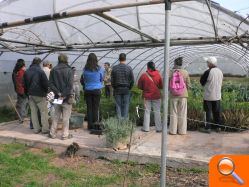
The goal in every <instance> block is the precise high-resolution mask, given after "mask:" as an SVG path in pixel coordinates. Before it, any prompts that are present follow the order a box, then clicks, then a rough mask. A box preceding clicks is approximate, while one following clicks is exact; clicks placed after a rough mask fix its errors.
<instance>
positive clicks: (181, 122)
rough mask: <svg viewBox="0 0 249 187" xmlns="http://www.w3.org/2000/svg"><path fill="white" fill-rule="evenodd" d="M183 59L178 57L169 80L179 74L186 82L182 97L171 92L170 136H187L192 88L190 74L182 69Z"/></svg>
mask: <svg viewBox="0 0 249 187" xmlns="http://www.w3.org/2000/svg"><path fill="white" fill-rule="evenodd" d="M182 65H183V58H182V57H178V58H176V59H175V61H174V67H173V70H172V71H171V72H170V75H169V80H170V81H171V79H173V76H174V73H175V72H177V71H178V72H179V74H180V75H181V76H182V79H183V81H184V84H185V85H184V87H183V92H182V93H181V94H180V95H174V94H173V93H171V92H170V125H169V134H170V135H176V134H179V135H185V134H187V108H188V106H187V103H188V90H189V89H190V88H191V83H190V78H189V73H188V72H187V71H186V70H185V69H183V68H182Z"/></svg>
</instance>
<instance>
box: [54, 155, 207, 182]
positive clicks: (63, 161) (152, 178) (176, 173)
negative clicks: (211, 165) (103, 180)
mask: <svg viewBox="0 0 249 187" xmlns="http://www.w3.org/2000/svg"><path fill="white" fill-rule="evenodd" d="M52 164H53V165H54V166H57V167H68V168H73V169H78V168H79V167H82V166H84V168H85V169H86V170H87V171H88V172H90V173H92V174H95V175H103V174H114V173H118V174H119V175H121V176H125V175H127V176H129V175H132V174H133V173H132V171H141V175H140V176H138V177H137V178H136V177H134V176H133V177H132V178H129V179H128V177H127V179H126V181H127V182H126V183H129V184H130V183H133V182H135V184H136V185H139V186H159V184H160V174H159V172H150V173H144V172H143V169H144V165H139V164H132V165H128V167H127V170H126V164H122V165H116V164H113V163H112V162H110V161H108V160H102V159H90V158H88V157H78V156H77V157H74V158H58V157H57V158H54V159H53V162H52ZM131 173H132V174H131ZM134 175H136V173H135V174H134ZM166 181H167V186H169V187H171V186H172V187H190V186H191V187H199V186H208V182H207V181H208V174H207V172H205V171H199V170H197V171H195V170H188V169H183V170H182V169H175V168H167V178H166ZM111 186H113V185H111ZM114 186H115V185H114ZM125 186H128V184H127V185H125Z"/></svg>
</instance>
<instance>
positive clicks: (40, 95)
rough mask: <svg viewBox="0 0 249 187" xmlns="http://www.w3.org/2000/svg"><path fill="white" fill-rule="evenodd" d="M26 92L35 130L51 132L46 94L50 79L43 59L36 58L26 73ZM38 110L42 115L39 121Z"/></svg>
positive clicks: (36, 131) (37, 131) (44, 132)
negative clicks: (45, 71)
mask: <svg viewBox="0 0 249 187" xmlns="http://www.w3.org/2000/svg"><path fill="white" fill-rule="evenodd" d="M24 84H25V92H26V94H27V95H28V96H29V105H30V109H31V120H32V123H33V127H34V132H35V133H39V132H42V133H43V134H47V133H49V125H48V109H47V101H46V96H47V92H48V79H47V77H46V74H45V73H44V71H43V70H42V68H41V59H40V58H37V57H36V58H34V59H33V62H32V64H31V66H30V67H29V69H28V70H27V71H26V72H25V74H24ZM38 112H40V115H41V124H40V123H39V117H38Z"/></svg>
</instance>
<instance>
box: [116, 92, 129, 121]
mask: <svg viewBox="0 0 249 187" xmlns="http://www.w3.org/2000/svg"><path fill="white" fill-rule="evenodd" d="M115 102H116V112H117V116H118V118H119V119H121V118H125V119H127V118H128V114H129V105H130V94H125V95H115Z"/></svg>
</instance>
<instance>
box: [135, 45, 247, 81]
mask: <svg viewBox="0 0 249 187" xmlns="http://www.w3.org/2000/svg"><path fill="white" fill-rule="evenodd" d="M209 47H211V46H209ZM217 48H218V47H217ZM161 50H163V48H161ZM161 50H158V51H161ZM227 50H228V49H227ZM158 51H156V52H155V53H157V52H158ZM193 51H194V52H195V53H196V52H197V51H198V49H194V50H193V49H191V50H190V52H193ZM181 52H184V53H186V48H183V49H182V48H180V49H179V48H174V49H170V56H171V57H170V58H171V60H170V61H171V64H172V63H173V59H174V58H175V56H177V55H179V54H181ZM194 52H193V53H194ZM229 52H230V51H229ZM208 53H209V55H212V54H214V53H215V52H208ZM232 53H234V51H232ZM237 53H239V51H238V52H235V53H234V54H236V56H240V55H239V54H237ZM205 54H207V52H206V53H205ZM216 54H217V55H219V56H221V54H222V53H216ZM172 55H173V56H172ZM150 56H151V54H149V55H148V56H147V57H146V58H145V59H143V60H146V59H147V58H149V57H150ZM160 56H163V53H160V54H159V55H157V56H156V57H155V58H153V59H150V60H152V61H153V60H154V59H156V58H158V57H160ZM181 56H183V57H185V56H186V55H185V56H184V55H181ZM201 56H203V55H200V57H201ZM224 57H227V58H228V57H231V56H230V55H229V56H226V55H224ZM163 58H164V57H162V58H160V60H156V61H154V63H155V64H157V62H159V61H160V63H159V64H157V66H156V68H157V69H160V68H159V66H161V65H162V63H163ZM233 61H234V63H235V64H237V65H239V66H240V67H241V68H242V69H243V70H244V71H245V73H247V69H246V67H245V66H243V65H241V64H240V63H238V62H237V61H236V59H234V58H233ZM142 62H143V61H142V60H140V62H138V63H137V64H136V65H135V67H134V68H133V70H135V68H136V67H137V66H138V65H140V64H141V63H142ZM145 66H146V64H144V65H143V67H142V68H141V69H140V71H139V72H138V75H137V80H138V78H139V75H140V74H141V73H142V71H144V68H145ZM247 67H248V66H247Z"/></svg>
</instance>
